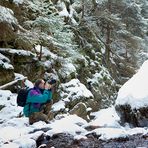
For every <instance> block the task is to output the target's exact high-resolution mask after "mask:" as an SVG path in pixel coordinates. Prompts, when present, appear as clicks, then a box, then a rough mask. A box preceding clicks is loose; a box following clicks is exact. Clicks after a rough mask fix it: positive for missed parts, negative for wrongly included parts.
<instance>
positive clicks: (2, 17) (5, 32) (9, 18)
mask: <svg viewBox="0 0 148 148" xmlns="http://www.w3.org/2000/svg"><path fill="white" fill-rule="evenodd" d="M13 15H14V13H13V11H12V10H11V9H9V8H5V7H2V6H0V28H1V29H0V42H1V43H2V42H4V43H3V44H5V46H6V44H7V42H11V41H12V40H14V39H15V34H16V33H15V32H16V31H17V30H18V22H17V19H16V18H15V17H14V16H13Z"/></svg>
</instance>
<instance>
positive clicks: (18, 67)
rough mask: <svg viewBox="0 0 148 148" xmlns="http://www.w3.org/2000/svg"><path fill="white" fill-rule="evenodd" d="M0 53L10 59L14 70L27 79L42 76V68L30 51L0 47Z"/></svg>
mask: <svg viewBox="0 0 148 148" xmlns="http://www.w3.org/2000/svg"><path fill="white" fill-rule="evenodd" d="M0 53H2V54H4V55H5V56H6V57H8V58H9V59H10V60H11V63H12V64H13V66H14V70H15V72H17V73H21V74H23V75H25V76H27V77H28V79H29V80H32V81H33V80H36V79H38V78H39V77H43V75H44V68H43V66H42V65H41V64H40V63H39V61H38V60H37V59H36V58H35V55H34V54H33V53H32V52H30V51H25V50H16V49H4V48H0Z"/></svg>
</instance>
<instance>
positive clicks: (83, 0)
mask: <svg viewBox="0 0 148 148" xmlns="http://www.w3.org/2000/svg"><path fill="white" fill-rule="evenodd" d="M84 3H85V0H82V19H83V18H84V11H85V6H84V5H85V4H84Z"/></svg>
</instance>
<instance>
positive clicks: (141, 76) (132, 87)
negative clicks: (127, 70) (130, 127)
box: [116, 60, 148, 109]
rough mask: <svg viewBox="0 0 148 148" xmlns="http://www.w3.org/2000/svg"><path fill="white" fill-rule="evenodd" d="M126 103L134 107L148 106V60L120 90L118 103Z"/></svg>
mask: <svg viewBox="0 0 148 148" xmlns="http://www.w3.org/2000/svg"><path fill="white" fill-rule="evenodd" d="M124 104H129V105H130V106H131V107H132V108H133V109H134V108H136V109H138V108H141V107H144V106H145V107H146V106H148V60H147V61H145V62H144V64H143V65H142V67H141V68H140V69H139V71H138V72H137V73H136V74H135V75H134V76H133V77H132V78H131V79H130V80H129V81H127V82H126V83H125V84H124V85H123V86H122V87H121V89H120V90H119V92H118V97H117V100H116V105H124Z"/></svg>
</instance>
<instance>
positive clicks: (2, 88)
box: [0, 77, 27, 90]
mask: <svg viewBox="0 0 148 148" xmlns="http://www.w3.org/2000/svg"><path fill="white" fill-rule="evenodd" d="M26 79H27V77H24V78H20V79H17V80H14V81H11V82H9V83H7V84H4V85H2V86H0V90H4V89H6V88H8V87H10V86H12V85H14V84H16V83H18V82H19V81H22V80H26Z"/></svg>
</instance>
